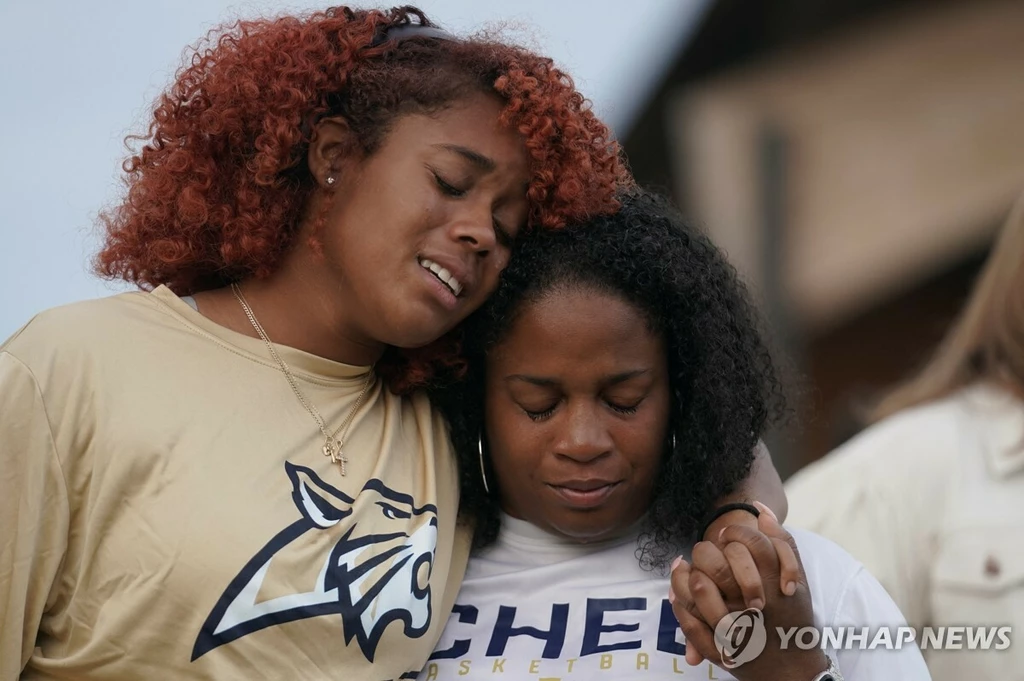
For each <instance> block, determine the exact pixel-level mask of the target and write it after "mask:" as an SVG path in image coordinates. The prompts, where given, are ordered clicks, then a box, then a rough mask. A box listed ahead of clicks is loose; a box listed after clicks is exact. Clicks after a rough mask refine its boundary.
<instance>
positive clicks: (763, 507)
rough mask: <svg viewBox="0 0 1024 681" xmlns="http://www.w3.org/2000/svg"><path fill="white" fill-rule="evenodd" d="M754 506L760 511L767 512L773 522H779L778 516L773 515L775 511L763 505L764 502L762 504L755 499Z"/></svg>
mask: <svg viewBox="0 0 1024 681" xmlns="http://www.w3.org/2000/svg"><path fill="white" fill-rule="evenodd" d="M754 507H755V508H756V509H757V510H758V511H760V512H761V513H767V514H768V515H769V516H770V517H771V519H772V520H774V521H775V522H779V517H778V516H777V515H775V512H774V511H772V509H770V508H768V507H767V506H765V505H764V504H762V503H761V502H760V501H755V502H754Z"/></svg>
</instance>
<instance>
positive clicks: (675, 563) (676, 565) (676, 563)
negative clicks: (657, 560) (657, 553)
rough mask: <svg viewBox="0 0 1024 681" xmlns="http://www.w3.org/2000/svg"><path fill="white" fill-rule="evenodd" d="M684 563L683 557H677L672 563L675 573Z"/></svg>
mask: <svg viewBox="0 0 1024 681" xmlns="http://www.w3.org/2000/svg"><path fill="white" fill-rule="evenodd" d="M682 562H683V557H682V556H676V559H675V560H673V561H672V571H673V572H675V569H676V568H677V567H679V564H680V563H682ZM662 565H664V563H662Z"/></svg>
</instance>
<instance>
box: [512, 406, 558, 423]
mask: <svg viewBox="0 0 1024 681" xmlns="http://www.w3.org/2000/svg"><path fill="white" fill-rule="evenodd" d="M557 406H558V403H557V402H556V403H555V404H552V405H551V406H550V407H548V408H547V409H540V410H535V409H527V408H526V407H520V408H521V409H522V410H523V413H524V414H526V415H527V416H529V417H530V419H531V420H533V421H543V420H544V419H546V418H548V417H549V416H551V415H552V414H553V413H555V407H557Z"/></svg>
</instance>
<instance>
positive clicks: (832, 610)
mask: <svg viewBox="0 0 1024 681" xmlns="http://www.w3.org/2000/svg"><path fill="white" fill-rule="evenodd" d="M787 529H788V530H789V532H790V534H792V535H793V538H794V539H795V540H796V545H797V548H798V549H799V551H800V561H801V563H803V566H804V571H805V573H806V574H807V582H808V585H809V586H810V589H811V600H812V602H813V603H814V604H815V607H814V611H815V616H816V619H818V620H820V621H821V623H822V624H826V625H829V624H835V623H838V624H853V625H857V626H867V625H882V624H885V625H892V626H897V625H902V624H905V619H904V617H903V615H902V613H900V610H899V608H898V607H897V606H896V604H895V603H894V602H893V600H892V598H891V597H890V596H889V594H888V593H887V592H886V591H885V589H884V588H883V587H882V586H881V584H880V583H879V582H878V580H877V579H875V578H874V576H873V575H872V574H871V573H870V572H869V571H868V570H867V568H865V567H864V565H863V564H862V563H861V562H860V561H859V560H857V559H856V558H854V557H853V556H852V555H850V554H849V553H848V552H847V551H846V550H845V549H844V548H842V547H841V546H839V545H838V544H836V543H835V542H833V541H831V540H829V539H826V538H825V537H822V536H820V535H817V534H815V533H813V532H809V531H807V530H802V529H798V528H787Z"/></svg>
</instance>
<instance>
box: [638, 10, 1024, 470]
mask: <svg viewBox="0 0 1024 681" xmlns="http://www.w3.org/2000/svg"><path fill="white" fill-rule="evenodd" d="M634 120H635V122H634V123H633V125H632V128H631V130H629V131H627V132H626V134H625V135H622V139H623V140H624V142H625V146H626V151H627V154H628V156H629V159H630V163H631V165H632V167H633V171H634V173H635V174H636V176H637V178H638V180H639V181H640V182H641V183H643V184H645V185H648V186H654V187H659V188H661V189H663V190H666V191H668V192H669V193H671V194H672V195H673V196H674V198H675V199H676V201H677V202H678V203H679V204H680V205H681V206H683V207H684V208H685V210H686V211H687V212H688V214H690V215H691V216H693V217H695V218H696V219H697V220H698V221H699V222H701V223H703V224H704V225H705V226H706V228H707V229H708V231H709V233H710V234H711V235H712V237H713V238H714V239H715V240H716V241H717V242H718V243H719V244H720V245H721V246H722V247H723V248H725V250H726V251H727V252H728V254H729V256H730V258H731V260H732V261H733V263H734V264H735V265H736V266H737V268H738V269H739V270H740V271H741V273H742V274H743V275H744V276H745V278H746V279H747V280H748V281H749V282H750V283H751V285H752V288H753V289H754V291H755V295H757V296H758V298H759V299H760V300H761V302H762V303H763V305H764V309H765V310H766V313H767V316H768V318H769V322H770V324H771V326H772V331H773V333H774V335H775V336H776V339H777V341H778V343H779V345H780V348H781V351H782V354H783V355H784V356H786V357H788V358H789V360H790V362H791V364H792V368H793V369H794V374H795V375H797V376H803V377H805V379H806V380H805V381H804V382H803V383H802V384H801V385H802V388H803V389H802V390H798V391H796V393H795V394H796V399H795V400H794V403H795V406H796V407H797V409H798V413H799V419H798V420H799V423H800V427H799V428H798V429H796V430H793V431H792V432H789V433H787V434H784V435H786V437H781V438H779V439H778V440H777V442H775V443H772V444H773V450H774V452H775V453H776V456H777V465H778V466H779V468H780V470H781V471H782V473H783V475H786V474H788V473H790V472H792V471H794V470H795V469H796V468H799V467H800V466H802V465H804V464H805V463H807V462H808V461H811V460H813V459H814V458H817V457H818V456H821V455H822V454H824V453H825V452H827V451H829V450H830V449H832V448H833V447H834V446H836V445H837V444H839V443H840V442H842V441H843V440H844V439H846V438H847V437H849V436H850V435H852V434H853V433H855V432H856V430H857V429H859V428H860V427H861V426H862V425H863V413H864V409H865V407H866V406H867V405H868V404H869V403H870V402H871V400H872V399H873V398H875V397H876V396H877V395H878V394H879V392H880V390H882V389H883V388H884V387H886V386H888V385H890V384H892V383H893V382H894V381H896V380H897V379H899V378H901V377H903V376H906V375H907V373H908V372H909V371H911V370H913V369H914V368H915V367H917V366H919V365H920V364H921V362H922V361H923V360H924V359H925V358H926V357H927V354H928V353H929V351H930V350H931V349H932V348H933V347H934V344H935V343H936V341H937V340H938V339H939V338H940V337H941V335H942V333H943V332H944V330H945V328H946V327H947V325H948V324H949V323H950V321H951V320H952V319H953V317H954V315H955V313H956V311H957V309H958V308H959V306H960V305H961V303H962V302H963V300H964V296H965V294H966V292H967V290H968V289H969V287H970V285H971V283H972V281H973V277H974V275H975V274H976V272H977V270H978V267H979V265H980V264H981V262H982V260H983V258H984V255H985V252H986V249H987V247H988V245H989V244H990V242H991V239H992V236H993V235H994V233H995V230H996V229H997V228H998V226H999V223H1000V221H1001V220H1002V218H1003V217H1004V216H1005V214H1006V212H1007V210H1008V209H1009V207H1010V204H1011V203H1012V201H1013V199H1014V198H1015V197H1016V196H1017V194H1018V193H1019V192H1021V191H1022V190H1024V2H1021V0H959V1H955V0H944V1H940V0H933V1H931V2H907V1H900V0H888V1H886V0H831V1H830V2H820V1H819V0H758V1H756V2H751V1H750V0H720V1H718V2H713V3H710V6H709V7H707V9H706V10H705V11H704V14H703V17H702V20H701V22H700V25H699V28H698V29H697V30H696V31H693V32H692V33H691V35H690V36H689V39H688V41H687V43H686V44H685V45H684V46H683V47H682V49H681V52H680V54H679V55H678V58H677V59H676V61H675V63H674V64H673V66H672V68H671V70H670V73H669V75H668V76H667V77H666V78H665V79H664V80H663V82H662V83H661V84H660V86H659V87H658V89H657V92H656V94H655V96H654V97H652V98H651V99H650V101H649V102H648V103H647V106H646V107H645V108H644V109H643V112H642V113H641V115H639V116H638V117H636V118H635V119H634Z"/></svg>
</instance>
